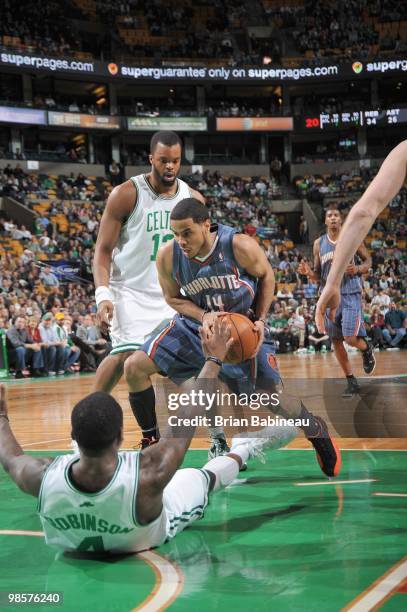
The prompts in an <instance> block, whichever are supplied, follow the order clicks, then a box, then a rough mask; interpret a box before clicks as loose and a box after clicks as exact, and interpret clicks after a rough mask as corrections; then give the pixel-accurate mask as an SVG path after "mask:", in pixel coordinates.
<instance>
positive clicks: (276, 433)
mask: <svg viewBox="0 0 407 612" xmlns="http://www.w3.org/2000/svg"><path fill="white" fill-rule="evenodd" d="M297 435H298V429H297V428H296V427H290V426H286V425H275V426H274V425H270V426H269V427H264V429H260V430H258V431H251V432H247V433H246V434H245V435H244V434H236V436H234V437H233V439H232V448H231V449H230V452H231V453H233V449H234V448H236V447H237V446H240V445H241V444H245V445H246V446H247V450H248V451H249V458H250V459H254V458H256V459H259V461H261V463H265V462H266V457H265V454H264V452H265V451H266V450H268V449H272V450H277V449H278V448H282V447H283V446H287V444H288V443H289V442H291V440H293V439H294V438H296V437H297Z"/></svg>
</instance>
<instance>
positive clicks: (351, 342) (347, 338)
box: [343, 336, 357, 346]
mask: <svg viewBox="0 0 407 612" xmlns="http://www.w3.org/2000/svg"><path fill="white" fill-rule="evenodd" d="M343 339H344V340H345V342H346V344H349V346H353V345H354V344H356V342H357V337H356V336H344V338H343Z"/></svg>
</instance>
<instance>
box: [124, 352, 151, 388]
mask: <svg viewBox="0 0 407 612" xmlns="http://www.w3.org/2000/svg"><path fill="white" fill-rule="evenodd" d="M152 366H154V363H153V362H152V361H151V359H150V358H149V357H148V356H147V355H146V354H145V353H144V352H143V351H136V352H135V353H133V354H132V355H130V357H128V358H127V359H126V361H125V362H124V377H125V379H126V381H133V382H134V381H135V380H137V379H139V378H144V377H145V376H146V375H147V376H148V375H149V374H151V373H152V372H151V370H154V367H152Z"/></svg>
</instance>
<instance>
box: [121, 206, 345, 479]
mask: <svg viewBox="0 0 407 612" xmlns="http://www.w3.org/2000/svg"><path fill="white" fill-rule="evenodd" d="M170 221H171V222H170V227H171V230H172V232H173V233H174V236H175V239H174V240H171V241H169V242H167V243H166V244H165V245H164V246H163V247H162V248H161V249H160V250H159V252H158V257H157V271H158V280H159V281H160V284H161V287H162V290H163V293H164V297H165V299H166V300H167V302H168V304H169V305H170V306H171V307H172V308H173V309H174V310H176V311H177V313H178V314H177V315H176V316H175V317H174V318H173V320H172V321H171V323H170V324H169V325H168V326H167V327H166V328H165V329H164V330H163V331H161V332H160V333H159V334H157V335H156V337H154V338H153V339H152V340H150V341H148V342H145V343H144V345H143V346H142V347H141V349H140V350H138V351H136V352H135V353H133V354H132V355H131V356H130V357H129V358H128V359H127V360H126V362H125V366H124V372H125V377H126V381H127V384H128V386H129V389H130V404H131V407H132V410H133V412H134V414H135V416H136V418H137V421H138V423H139V425H140V428H141V429H142V431H143V432H150V435H151V432H154V436H155V437H156V438H157V437H158V430H157V422H156V414H155V394H154V389H153V386H152V383H151V376H152V375H153V374H155V373H157V372H160V373H161V374H165V375H166V376H168V377H169V378H170V379H171V380H173V381H174V382H175V383H176V384H179V383H181V382H183V381H185V380H188V379H190V378H191V377H194V376H197V374H198V373H199V372H200V370H201V368H202V367H203V364H204V361H205V358H204V354H203V352H202V348H201V343H200V339H199V327H200V326H201V325H202V327H203V329H204V331H206V332H207V331H208V330H210V329H211V328H212V326H213V324H214V322H215V321H216V320H217V318H218V316H219V315H220V314H223V311H226V312H237V313H240V314H242V315H245V316H248V317H253V319H254V321H255V326H256V328H257V329H258V332H259V336H260V341H259V345H258V350H257V354H256V355H255V356H254V358H252V359H249V360H247V361H244V362H242V363H239V364H236V365H230V364H224V365H223V366H222V368H221V370H220V373H219V376H220V378H221V379H222V380H223V381H224V382H225V383H226V384H227V385H228V387H229V389H230V390H231V391H232V393H237V394H239V393H245V394H248V395H249V394H251V393H252V392H253V391H254V390H256V391H265V392H266V393H274V392H275V390H276V384H278V383H279V382H280V374H279V371H278V366H277V361H276V358H275V344H274V341H273V340H272V338H271V336H270V333H269V330H268V328H267V326H266V325H265V321H266V317H267V314H268V311H269V309H270V305H271V302H272V300H273V296H274V287H275V280H274V273H273V269H272V267H271V266H270V264H269V262H268V260H267V257H266V255H265V253H264V251H263V249H262V248H261V247H260V246H259V245H258V244H257V242H256V241H255V240H253V238H250V237H249V236H246V235H243V234H238V233H237V232H236V230H235V229H233V228H231V227H226V226H225V225H220V224H218V225H212V224H211V222H210V218H209V211H208V208H207V207H206V206H204V205H203V204H202V203H201V202H199V201H198V200H197V199H195V198H186V199H184V200H181V201H180V202H178V204H177V205H176V206H175V207H174V208H173V210H172V212H171V216H170ZM270 409H271V410H274V412H276V410H275V408H273V407H272V406H270ZM278 414H280V415H281V416H283V417H289V418H296V419H297V418H300V419H303V422H304V426H303V427H302V428H301V429H302V430H303V431H304V433H305V435H306V437H307V438H308V439H309V440H310V442H311V444H312V445H313V446H314V448H315V450H316V452H317V459H318V462H319V464H320V467H321V469H322V470H323V472H324V473H325V474H326V475H327V476H337V475H338V474H339V470H340V466H341V457H340V452H339V450H338V449H337V448H336V446H335V444H334V442H333V441H332V440H331V438H330V437H329V433H328V429H327V426H326V424H325V422H324V421H323V419H321V418H320V417H316V416H313V415H312V414H311V413H310V412H309V411H308V410H307V408H306V407H305V406H304V405H303V403H302V402H301V401H300V400H299V399H296V398H293V400H292V401H291V402H290V405H289V404H288V401H287V393H284V394H283V396H281V397H280V405H279V406H278ZM211 434H212V435H213V430H212V431H211ZM215 435H217V437H216V438H214V439H213V441H212V446H211V448H210V450H209V459H211V458H213V457H215V456H219V455H222V454H225V453H227V452H228V451H229V448H228V446H227V444H226V440H225V438H224V435H223V434H222V433H221V432H215ZM146 441H147V443H148V440H146Z"/></svg>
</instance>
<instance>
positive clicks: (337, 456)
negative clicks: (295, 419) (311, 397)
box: [308, 417, 342, 478]
mask: <svg viewBox="0 0 407 612" xmlns="http://www.w3.org/2000/svg"><path fill="white" fill-rule="evenodd" d="M314 418H315V420H316V421H318V423H319V426H320V431H319V432H318V434H317V435H316V436H313V437H312V438H308V440H309V441H310V442H311V444H312V446H313V447H314V448H315V452H316V454H317V461H318V463H319V467H320V468H321V470H322V471H323V472H324V474H326V475H327V476H329V477H330V478H332V477H334V476H338V475H339V472H340V471H341V467H342V456H341V451H340V450H339V448H338V447H337V446H336V444H335V442H334V441H333V440H332V438H331V436H330V435H329V431H328V427H327V425H326V423H325V421H324V419H321V417H314Z"/></svg>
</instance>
